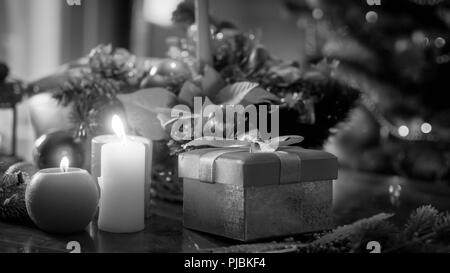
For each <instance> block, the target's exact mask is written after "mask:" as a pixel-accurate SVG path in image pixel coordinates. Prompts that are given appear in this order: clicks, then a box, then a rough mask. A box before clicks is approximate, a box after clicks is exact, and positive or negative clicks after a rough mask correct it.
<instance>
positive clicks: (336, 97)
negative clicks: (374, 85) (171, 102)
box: [173, 1, 359, 147]
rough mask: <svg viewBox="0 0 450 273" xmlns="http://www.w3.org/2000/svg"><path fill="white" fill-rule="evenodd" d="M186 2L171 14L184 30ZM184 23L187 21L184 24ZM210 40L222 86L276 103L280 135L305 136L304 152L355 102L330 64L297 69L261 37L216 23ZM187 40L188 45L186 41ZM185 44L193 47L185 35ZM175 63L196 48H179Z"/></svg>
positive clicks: (355, 94) (352, 91)
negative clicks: (265, 95) (256, 88)
mask: <svg viewBox="0 0 450 273" xmlns="http://www.w3.org/2000/svg"><path fill="white" fill-rule="evenodd" d="M190 5H192V3H191V2H188V1H186V2H183V3H181V4H180V5H179V7H178V9H177V10H176V11H175V12H174V15H173V20H174V21H175V23H179V24H181V25H186V24H187V23H189V22H192V21H193V20H194V19H195V18H194V17H193V16H194V14H192V13H191V12H190V11H191V10H193V7H192V6H190ZM186 18H188V20H186ZM214 26H215V28H214V33H213V35H212V41H213V45H214V48H213V51H214V68H215V69H216V70H217V71H218V72H219V73H220V74H221V75H222V77H223V78H224V80H225V81H226V82H227V83H235V82H242V81H249V82H255V83H258V84H260V86H261V87H262V88H263V89H266V90H267V91H269V92H271V93H273V94H274V95H276V96H278V98H279V99H280V100H281V105H280V106H281V116H280V120H281V124H280V134H281V135H287V134H301V135H303V136H305V142H304V143H303V145H304V146H305V147H318V146H321V145H322V144H323V143H324V141H325V140H326V139H328V137H329V135H330V134H331V131H330V129H332V128H334V127H335V126H336V125H337V124H338V123H339V122H340V121H343V120H344V119H345V118H346V116H347V113H348V112H349V111H350V109H352V108H353V106H354V105H355V102H356V101H357V99H358V96H359V94H358V92H357V91H356V90H355V89H352V88H349V87H346V86H343V85H341V84H339V83H338V82H337V81H335V80H333V78H332V76H331V72H332V71H333V64H328V63H326V62H323V63H321V64H319V65H317V66H311V67H301V66H300V65H299V64H298V63H296V62H283V61H281V60H278V59H276V58H275V57H273V56H272V55H271V54H270V53H269V52H268V51H267V50H266V49H265V48H264V46H263V45H261V43H260V42H259V40H260V39H259V36H260V34H253V33H243V32H240V31H238V30H236V29H235V28H234V26H228V24H220V23H218V22H217V21H216V22H215V24H214ZM189 39H190V40H191V41H189ZM184 43H185V44H192V43H194V44H195V42H194V37H191V36H189V35H188V41H185V42H184ZM180 44H181V46H180V49H179V51H178V52H180V54H179V56H178V58H179V59H181V60H183V59H185V58H191V56H192V55H194V54H195V52H194V50H193V49H195V48H190V47H188V46H183V43H180Z"/></svg>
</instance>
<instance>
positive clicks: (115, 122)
mask: <svg viewBox="0 0 450 273" xmlns="http://www.w3.org/2000/svg"><path fill="white" fill-rule="evenodd" d="M112 128H113V131H114V133H115V134H116V135H117V136H118V137H119V138H120V139H121V140H124V139H125V128H124V126H123V123H122V120H121V119H120V118H119V116H118V115H114V116H113V118H112Z"/></svg>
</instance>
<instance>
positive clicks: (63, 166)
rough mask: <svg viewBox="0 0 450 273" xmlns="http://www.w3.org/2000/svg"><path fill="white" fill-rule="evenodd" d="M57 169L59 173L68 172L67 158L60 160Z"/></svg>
mask: <svg viewBox="0 0 450 273" xmlns="http://www.w3.org/2000/svg"><path fill="white" fill-rule="evenodd" d="M59 168H60V169H61V172H63V173H66V172H67V171H68V170H69V158H67V156H65V157H63V158H62V159H61V163H60V164H59Z"/></svg>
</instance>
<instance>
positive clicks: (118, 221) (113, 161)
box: [98, 116, 146, 233]
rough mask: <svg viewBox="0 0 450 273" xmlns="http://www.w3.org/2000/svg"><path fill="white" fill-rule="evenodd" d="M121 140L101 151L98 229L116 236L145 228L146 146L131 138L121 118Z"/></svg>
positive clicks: (118, 131)
mask: <svg viewBox="0 0 450 273" xmlns="http://www.w3.org/2000/svg"><path fill="white" fill-rule="evenodd" d="M113 129H114V131H115V132H116V134H117V136H118V139H117V141H113V142H110V143H107V144H105V145H103V146H102V149H101V177H100V178H99V184H100V191H101V194H100V211H99V219H98V227H99V229H101V230H104V231H108V232H114V233H129V232H137V231H141V230H143V229H144V227H145V223H144V221H145V201H144V200H145V166H146V162H145V159H146V157H145V146H144V144H143V143H141V142H140V141H136V140H133V139H132V138H128V137H127V136H126V135H125V131H124V127H123V124H122V122H121V120H120V119H119V117H117V116H114V117H113Z"/></svg>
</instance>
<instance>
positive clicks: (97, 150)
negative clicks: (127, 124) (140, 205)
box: [91, 135, 153, 219]
mask: <svg viewBox="0 0 450 273" xmlns="http://www.w3.org/2000/svg"><path fill="white" fill-rule="evenodd" d="M127 139H129V140H132V141H138V142H141V143H142V144H144V146H145V218H149V217H150V207H151V206H150V187H151V182H152V166H153V165H152V157H153V142H152V141H150V140H149V139H147V138H145V137H140V136H132V135H127ZM117 141H119V138H118V136H117V135H101V136H96V137H94V138H93V139H92V143H91V174H92V176H93V177H95V179H97V178H99V177H100V176H101V158H102V155H101V153H102V147H103V145H105V144H107V143H111V142H117ZM96 219H98V216H97V217H96Z"/></svg>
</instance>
